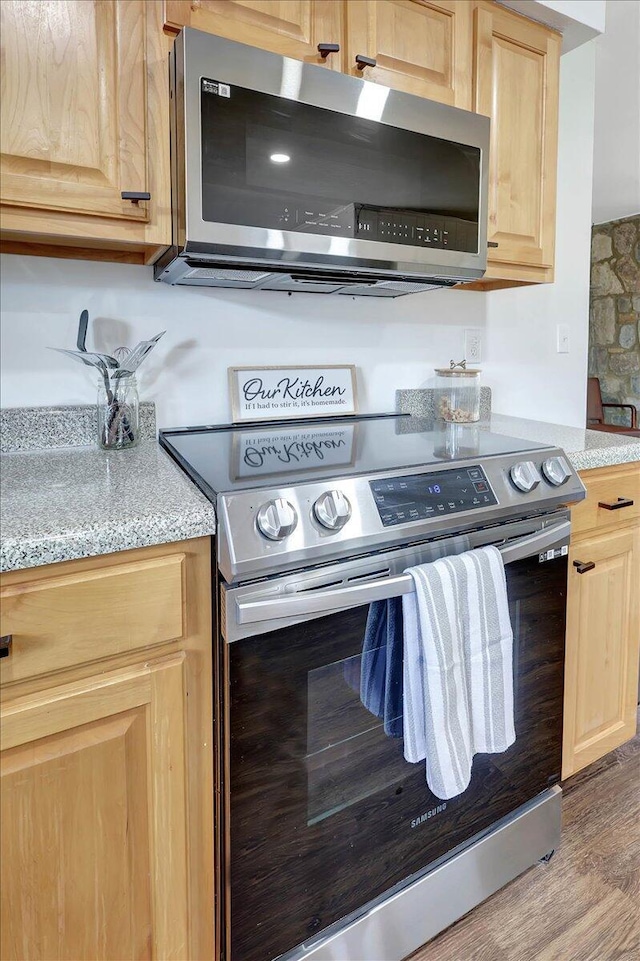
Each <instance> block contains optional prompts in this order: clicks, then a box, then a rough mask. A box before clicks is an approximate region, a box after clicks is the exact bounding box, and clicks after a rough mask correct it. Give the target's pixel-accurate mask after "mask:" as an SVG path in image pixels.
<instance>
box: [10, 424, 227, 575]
mask: <svg viewBox="0 0 640 961" xmlns="http://www.w3.org/2000/svg"><path fill="white" fill-rule="evenodd" d="M132 456H133V459H134V460H133V461H132V460H131V458H132ZM125 458H126V459H125ZM82 470H85V472H86V473H85V475H84V476H83V477H80V478H79V479H78V480H76V477H75V476H74V475H75V474H77V473H80V472H81V471H82ZM49 472H50V474H51V475H52V476H53V478H54V482H52V483H51V485H50V486H49V488H48V489H47V486H48V485H47V481H48V479H49V477H48V474H49ZM2 474H3V477H4V481H3V496H2V503H1V508H2V517H3V523H2V538H1V540H0V572H9V571H17V570H24V569H28V568H33V567H42V566H44V565H47V564H55V563H60V562H63V561H70V560H79V559H87V558H91V557H98V556H104V555H107V554H116V553H119V552H121V551H127V550H132V549H135V548H140V547H153V546H156V545H159V544H170V543H175V542H177V541H183V540H190V539H191V538H197V537H207V536H211V535H213V534H215V530H216V516H215V509H214V507H213V505H212V504H211V503H210V502H209V501H208V500H207V499H206V498H205V497H204V495H203V494H202V493H201V492H200V491H199V490H198V488H197V487H196V486H195V484H193V483H192V482H191V481H190V480H189V479H188V478H187V476H186V475H185V474H184V473H183V472H182V471H181V470H180V468H179V467H177V465H176V464H174V462H173V461H172V460H171V458H170V457H169V456H168V455H167V454H166V453H165V452H164V451H163V450H162V449H161V448H160V446H159V445H158V444H157V442H156V441H150V440H149V441H146V442H143V443H142V444H141V445H140V446H139V448H137V450H136V452H135V453H134V452H133V451H132V452H126V453H125V452H122V453H111V454H108V455H105V454H104V453H103V452H100V451H98V450H97V449H96V448H89V447H77V448H65V449H48V450H37V451H33V450H32V451H28V452H25V451H13V452H11V453H5V454H2ZM67 477H69V478H70V480H71V482H72V483H73V484H77V487H74V488H73V493H74V495H76V496H77V498H78V509H77V512H76V511H75V510H74V507H73V505H69V503H67V504H64V502H63V500H62V495H61V494H60V493H59V490H60V486H61V485H60V481H62V482H64V480H65V478H67ZM55 480H57V481H58V484H56V483H55ZM5 481H6V486H5Z"/></svg>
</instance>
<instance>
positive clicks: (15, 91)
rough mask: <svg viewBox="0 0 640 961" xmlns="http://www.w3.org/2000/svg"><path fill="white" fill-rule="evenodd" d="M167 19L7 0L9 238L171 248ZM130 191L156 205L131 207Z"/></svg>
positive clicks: (101, 2) (126, 5)
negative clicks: (127, 197)
mask: <svg viewBox="0 0 640 961" xmlns="http://www.w3.org/2000/svg"><path fill="white" fill-rule="evenodd" d="M161 13H162V8H161V7H160V6H159V5H157V4H155V3H148V4H147V3H145V0H113V2H111V0H109V2H107V0H56V2H55V3H51V2H42V3H26V2H24V0H2V3H0V16H1V18H2V19H1V30H2V120H3V122H2V125H1V127H0V141H1V145H2V151H1V154H2V156H1V159H0V175H1V183H2V186H1V190H0V195H1V196H0V200H1V202H2V204H3V223H2V225H3V229H4V231H5V236H6V237H7V238H8V239H9V240H18V241H20V240H25V239H32V235H34V234H37V235H40V236H39V237H36V238H34V239H44V238H46V237H47V236H49V237H51V238H58V237H61V236H64V237H65V242H68V243H70V242H71V241H72V240H74V239H75V240H77V241H82V240H84V239H86V240H92V241H94V242H96V241H97V242H98V243H101V242H102V243H104V245H105V246H106V244H107V243H109V242H110V243H111V244H112V245H113V246H117V245H118V244H119V243H121V242H124V243H127V244H129V243H136V242H137V243H140V244H143V243H144V244H151V243H158V244H161V243H164V244H168V243H170V239H171V238H170V209H169V207H170V197H169V183H170V180H169V171H168V153H169V144H168V77H167V66H166V53H167V49H168V47H167V38H166V37H164V36H163V34H162V24H161ZM123 191H136V192H148V193H150V194H151V201H150V202H146V201H143V202H140V203H137V204H136V203H132V202H131V201H130V200H123V199H122V197H121V193H122V192H123ZM25 235H26V236H25ZM95 245H96V246H97V245H98V244H97V243H96V244H95Z"/></svg>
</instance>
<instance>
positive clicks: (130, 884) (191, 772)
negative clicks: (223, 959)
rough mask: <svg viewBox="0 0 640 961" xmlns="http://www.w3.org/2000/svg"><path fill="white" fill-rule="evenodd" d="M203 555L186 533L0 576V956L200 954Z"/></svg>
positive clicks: (6, 960)
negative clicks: (2, 651)
mask: <svg viewBox="0 0 640 961" xmlns="http://www.w3.org/2000/svg"><path fill="white" fill-rule="evenodd" d="M209 551H210V548H209V540H208V538H203V539H201V540H195V541H187V542H182V543H180V544H173V545H164V546H163V547H161V548H146V549H143V550H138V551H130V552H125V553H123V554H120V555H109V556H108V557H101V558H95V559H93V560H90V561H74V562H69V563H65V564H58V565H49V566H48V567H45V568H36V569H34V570H33V571H17V572H13V573H12V574H7V575H3V577H2V579H1V580H0V599H1V600H2V609H1V610H2V621H1V625H2V626H1V632H2V635H3V636H4V637H6V636H7V635H10V636H11V643H10V654H9V655H8V656H7V657H4V658H3V659H2V662H0V663H1V664H2V676H3V682H4V683H3V687H2V707H1V743H2V754H1V757H0V764H1V774H2V781H1V791H0V803H1V832H2V833H1V842H2V848H1V850H2V858H1V881H2V917H1V929H0V938H1V957H2V961H26V959H29V961H54V959H69V961H71V959H92V961H93V959H96V961H97V959H105V961H106V959H111V961H138V959H159V961H160V959H176V961H177V959H181V961H195V959H204V958H207V959H211V958H212V957H213V951H214V949H213V943H214V937H213V935H214V932H213V841H212V833H213V785H212V748H211V744H212V729H211V686H212V685H211V624H210V611H211V605H210V580H209V576H210V566H209V565H210V561H209ZM119 572H123V573H124V574H125V576H126V579H127V580H128V581H129V582H130V583H131V584H133V585H134V586H135V585H137V586H139V587H140V588H144V594H143V595H138V594H136V592H135V591H133V590H129V592H127V590H126V583H123V582H122V580H119ZM116 584H117V585H118V586H119V588H120V590H119V591H118V592H117V593H116V594H115V595H113V594H112V595H111V608H110V610H111V616H110V621H109V623H105V622H104V617H105V613H108V612H105V609H104V600H105V591H104V588H105V587H108V586H109V585H116ZM167 598H168V600H167ZM43 599H44V600H45V601H46V602H47V603H46V604H43ZM92 604H93V605H94V606H93V607H92ZM140 607H142V608H143V609H146V610H147V611H148V612H151V613H150V614H149V616H148V618H145V623H146V624H147V630H146V632H145V631H144V630H141V628H140V625H141V619H140V616H139V608H140ZM153 612H156V613H155V617H154V614H153ZM103 634H104V635H105V637H106V640H107V643H106V649H107V652H108V653H107V656H106V657H105V649H104V647H103V645H102V644H101V637H102V635H103ZM116 635H120V637H121V639H122V642H123V643H122V645H121V652H120V653H116V654H114V653H112V652H113V649H114V648H113V643H110V640H111V638H113V637H114V636H116ZM136 637H138V638H139V639H140V643H139V646H138V647H136V640H135V639H136ZM38 647H42V648H45V650H43V658H42V662H41V663H42V664H43V665H44V667H43V668H40V667H39V665H38V661H37V660H34V658H33V656H32V650H33V649H34V648H35V649H37V648H38ZM56 649H58V650H59V652H60V663H61V664H62V665H63V669H62V670H58V671H56V670H55V652H56ZM74 649H75V650H76V651H77V652H78V656H77V662H76V663H75V664H73V665H69V651H73V650H74ZM44 655H46V656H44ZM52 655H53V656H52ZM21 662H23V663H24V664H26V665H30V669H29V670H24V669H22V665H21ZM10 673H12V674H14V675H15V676H17V677H18V678H19V680H6V678H7V677H8V676H9V675H10Z"/></svg>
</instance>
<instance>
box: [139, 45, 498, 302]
mask: <svg viewBox="0 0 640 961" xmlns="http://www.w3.org/2000/svg"><path fill="white" fill-rule="evenodd" d="M170 73H171V105H172V107H171V109H172V124H171V127H172V130H171V136H172V205H173V245H172V247H171V248H170V249H169V250H168V251H167V253H166V254H165V255H164V256H163V257H162V258H161V260H160V261H159V262H158V263H157V264H156V266H155V279H156V280H158V281H162V282H165V283H169V284H185V285H193V286H218V287H245V288H261V289H268V290H286V291H291V290H299V291H307V292H322V293H338V294H351V295H354V294H356V295H365V296H366V295H369V296H387V297H396V296H398V295H400V294H406V293H413V292H416V291H419V290H425V289H429V288H431V287H441V286H452V285H454V284H456V283H460V282H465V281H471V280H475V279H477V278H479V277H481V276H482V275H483V273H484V271H485V269H486V257H487V192H488V156H489V123H490V121H489V119H488V118H487V117H483V116H480V115H478V114H474V113H469V112H468V111H465V110H459V109H457V108H455V107H450V106H446V105H444V104H440V103H435V102H434V101H430V100H425V99H423V98H421V97H416V96H413V95H411V94H407V93H402V92H400V91H397V90H390V89H389V88H388V87H383V86H381V85H380V84H376V83H371V82H369V81H367V80H364V79H359V78H357V77H350V76H345V75H343V74H339V73H336V72H335V71H332V70H327V69H326V68H324V67H322V66H318V65H314V64H308V63H303V62H302V61H299V60H292V59H290V58H286V57H281V56H278V55H276V54H273V53H268V52H266V51H263V50H258V49H256V48H255V47H249V46H245V45H244V44H240V43H235V42H233V41H230V40H225V39H223V38H221V37H215V36H212V35H211V34H207V33H202V32H201V31H197V30H192V29H189V28H187V29H185V30H183V31H182V32H181V34H180V35H179V36H178V37H177V38H176V41H175V43H174V47H173V51H172V55H171V62H170Z"/></svg>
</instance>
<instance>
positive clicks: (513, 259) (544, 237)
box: [475, 5, 561, 280]
mask: <svg viewBox="0 0 640 961" xmlns="http://www.w3.org/2000/svg"><path fill="white" fill-rule="evenodd" d="M475 16H476V22H475V47H476V57H475V64H476V74H475V109H476V111H477V112H478V113H483V114H486V115H487V116H489V117H491V148H490V158H489V231H488V240H489V243H490V244H497V246H496V247H493V248H491V249H490V250H489V260H490V266H489V270H488V272H487V276H488V277H491V276H501V274H500V268H501V267H506V268H509V267H510V266H511V267H512V268H513V267H515V270H513V269H512V270H511V271H509V269H507V270H506V272H505V273H504V274H503V276H506V277H511V278H513V279H522V280H536V279H540V280H552V279H553V261H554V246H555V211H556V167H557V153H558V80H559V69H560V66H559V64H560V48H561V37H560V35H559V34H556V33H554V32H553V31H552V30H549V29H548V28H546V27H543V26H541V25H540V24H537V23H534V22H533V21H531V20H525V19H524V18H523V17H519V16H517V15H516V14H512V13H510V12H509V11H506V10H503V9H502V8H501V7H499V6H498V5H493V6H492V7H485V6H484V5H480V6H479V7H478V8H477V9H476V12H475ZM518 268H520V270H518ZM527 268H529V269H527ZM531 268H534V269H531ZM536 271H537V273H536Z"/></svg>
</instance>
